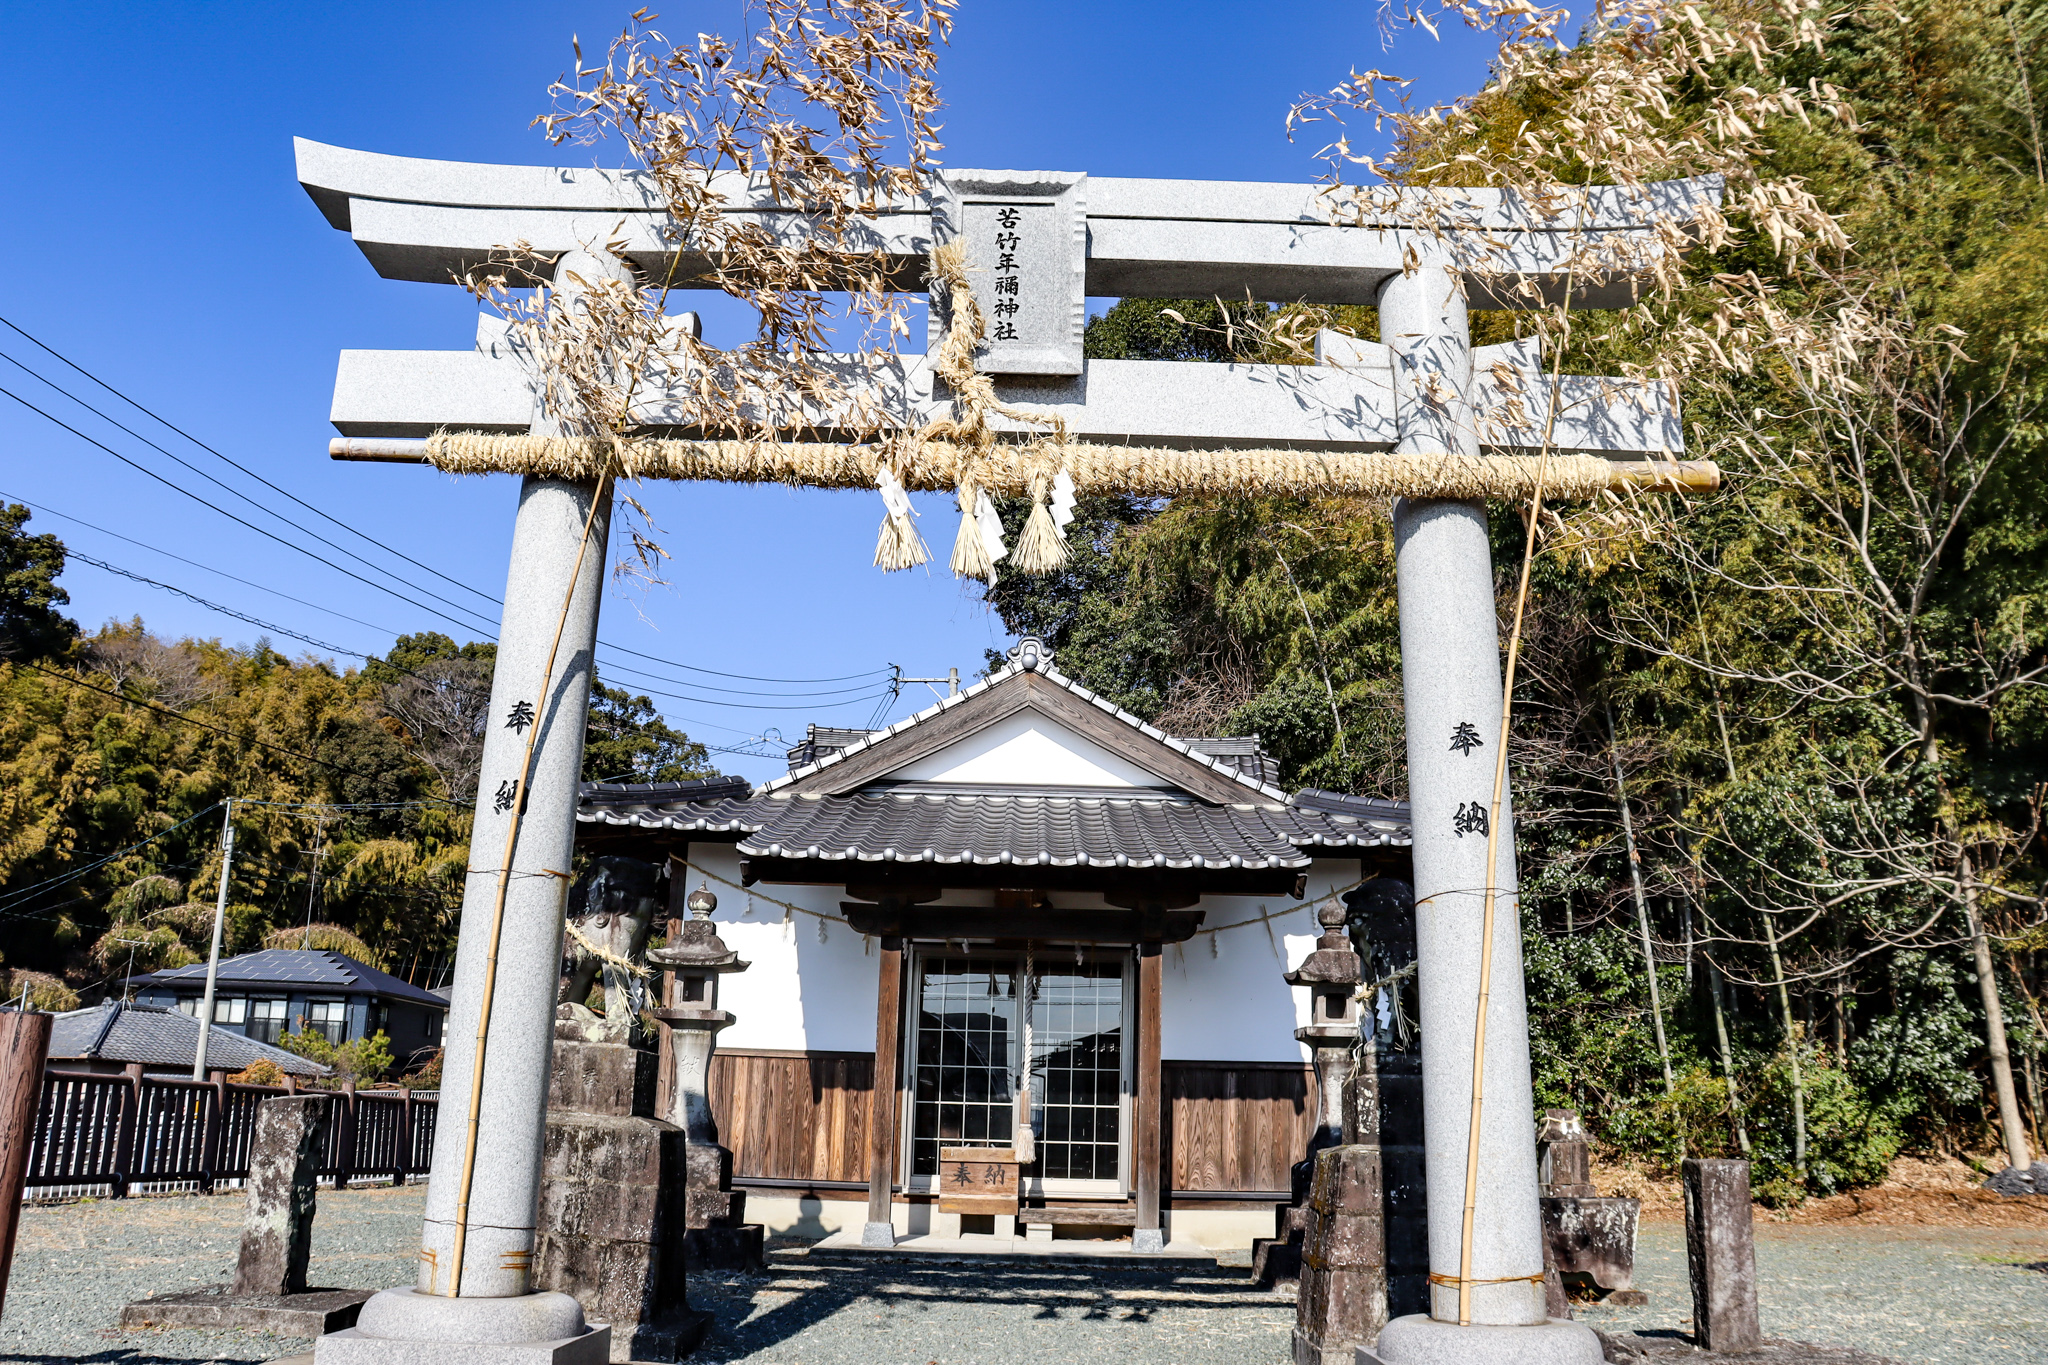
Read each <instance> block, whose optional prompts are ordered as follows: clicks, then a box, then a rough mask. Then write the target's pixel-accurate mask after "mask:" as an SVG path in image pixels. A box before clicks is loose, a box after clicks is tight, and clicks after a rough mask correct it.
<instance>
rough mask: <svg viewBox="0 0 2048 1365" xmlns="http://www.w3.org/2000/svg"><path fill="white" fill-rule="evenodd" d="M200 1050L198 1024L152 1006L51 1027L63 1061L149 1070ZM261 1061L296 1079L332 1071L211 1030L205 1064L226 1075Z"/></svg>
mask: <svg viewBox="0 0 2048 1365" xmlns="http://www.w3.org/2000/svg"><path fill="white" fill-rule="evenodd" d="M198 1050H199V1021H198V1020H197V1019H194V1018H193V1017H192V1016H191V1015H189V1014H185V1013H183V1012H181V1011H179V1010H168V1009H161V1008H158V1007H156V1006H153V1005H127V1004H123V1003H121V1002H120V1001H118V1000H109V1001H107V1002H106V1003H105V1004H100V1005H94V1006H93V1007H92V1008H90V1009H83V1010H72V1011H70V1012H69V1013H66V1014H60V1015H58V1016H57V1018H56V1021H55V1023H54V1024H52V1025H51V1028H50V1060H51V1061H52V1062H57V1063H62V1062H64V1061H68V1060H73V1059H80V1058H87V1057H92V1058H97V1059H99V1060H101V1061H107V1062H120V1063H121V1064H123V1065H126V1064H128V1063H130V1062H141V1063H142V1064H143V1065H145V1066H181V1067H189V1066H191V1065H192V1058H193V1055H194V1054H195V1053H197V1052H198ZM259 1057H268V1058H269V1059H270V1060H271V1061H273V1062H275V1063H277V1067H278V1070H280V1071H286V1072H289V1073H291V1074H292V1075H294V1076H325V1075H327V1074H328V1069H327V1068H326V1067H324V1066H322V1065H320V1064H319V1063H318V1062H313V1061H308V1060H307V1059H306V1058H304V1057H301V1056H299V1055H298V1054H297V1053H293V1052H286V1051H285V1050H284V1049H283V1048H281V1047H272V1046H270V1045H269V1044H268V1043H259V1042H257V1041H256V1040H255V1039H253V1038H244V1037H243V1036H242V1035H241V1034H239V1033H230V1032H228V1031H227V1030H226V1029H223V1028H215V1029H212V1030H209V1031H208V1034H207V1038H206V1065H207V1069H208V1070H213V1069H216V1068H219V1069H222V1070H226V1071H241V1070H244V1069H246V1068H247V1067H248V1065H249V1064H250V1063H251V1062H253V1061H255V1060H257V1059H258V1058H259Z"/></svg>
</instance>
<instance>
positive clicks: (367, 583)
mask: <svg viewBox="0 0 2048 1365" xmlns="http://www.w3.org/2000/svg"><path fill="white" fill-rule="evenodd" d="M0 395H4V396H5V397H8V398H12V399H13V400H14V401H15V402H17V403H19V404H21V405H22V406H23V407H25V408H27V409H28V410H29V411H30V412H32V413H34V414H36V416H38V417H41V418H43V419H45V420H46V421H49V422H52V423H55V424H56V425H57V426H60V427H62V428H64V430H66V431H68V432H70V433H71V434H72V435H73V436H76V437H77V438H78V439H79V440H81V441H84V442H85V443H86V444H88V445H91V446H95V447H97V448H99V449H100V450H104V451H105V452H107V454H109V455H111V456H113V457H114V458H115V459H117V460H119V461H120V462H121V463H122V464H125V465H127V466H128V467H129V468H131V469H134V470H138V471H139V472H141V473H143V474H147V475H148V476H149V477H150V478H152V479H155V480H156V481H157V482H158V483H160V484H162V485H163V486H164V487H166V488H169V489H171V490H173V491H175V492H178V493H183V494H184V495H185V496H186V497H188V498H190V499H192V501H194V502H196V503H198V504H199V505H200V506H201V507H204V508H207V509H208V510H210V511H214V512H218V513H219V514H220V515H222V516H224V517H226V518H227V519H228V520H229V521H232V522H234V523H235V524H236V525H237V526H244V527H247V528H248V529H249V530H251V531H254V532H255V533H256V534H257V535H260V536H262V537H264V538H265V539H267V540H274V541H276V542H277V543H278V544H280V545H282V546H284V547H285V548H286V549H288V550H295V551H297V552H298V553H299V554H302V555H304V556H306V558H308V559H310V560H312V561H313V562H314V563H316V564H325V565H326V566H327V567H328V568H330V569H333V570H334V571H335V572H336V573H340V574H346V575H347V576H348V577H350V578H353V579H354V580H356V582H358V583H361V584H362V585H363V586H364V587H368V588H374V589H376V590H377V591H378V592H381V593H388V594H390V595H391V596H392V597H396V598H397V599H398V600H399V601H401V602H404V603H406V604H407V605H408V606H414V607H418V608H419V609H420V610H421V611H424V612H426V613H427V614H428V615H430V616H438V617H440V618H441V619H442V620H443V621H446V622H447V623H448V624H449V625H452V626H456V627H459V628H460V629H462V630H464V631H470V630H474V629H476V627H474V626H472V625H470V624H469V623H468V622H466V621H458V620H456V619H455V618H454V617H453V616H450V615H448V614H447V613H446V612H443V611H437V610H435V609H434V608H433V607H430V606H428V605H427V604H426V603H424V602H416V601H414V600H413V599H412V598H410V597H407V596H406V595H405V594H404V593H402V592H399V591H397V590H396V589H394V588H387V587H385V586H384V585H383V584H382V583H377V582H373V581H372V580H370V579H367V578H365V577H363V576H362V575H361V574H359V573H357V572H355V571H354V570H353V569H346V568H343V567H342V566H341V565H339V564H336V563H335V562H334V561H333V560H331V559H324V558H322V557H321V556H319V555H316V554H314V553H313V552H312V551H311V550H309V549H307V548H306V547H305V546H303V545H295V544H293V543H292V542H291V541H289V540H286V539H285V538H284V537H283V536H280V535H278V534H277V533H276V532H274V531H268V530H265V529H264V528H263V527H261V526H258V525H256V523H254V522H252V521H248V520H245V519H244V518H242V517H238V516H236V515H235V514H234V513H233V512H230V511H228V510H227V509H226V508H225V507H221V506H219V505H218V504H216V503H211V502H208V501H207V500H206V499H205V498H202V497H200V496H199V495H198V494H197V493H194V492H193V491H192V490H191V489H189V488H186V487H185V486H184V485H182V484H178V483H173V482H172V481H171V480H169V479H167V478H165V477H164V476H163V475H161V474H159V473H157V472H156V471H155V470H153V469H151V468H150V467H149V466H147V465H145V464H141V463H139V462H138V461H135V460H131V459H129V458H128V457H127V456H126V455H123V454H122V453H121V452H120V451H118V450H116V449H114V448H113V447H112V446H110V445H108V444H106V443H105V442H104V441H99V440H95V439H94V438H93V437H90V436H88V435H86V434H85V433H84V432H82V431H80V430H79V429H78V428H77V427H74V426H72V425H71V424H70V423H69V422H67V421H65V420H64V419H63V418H61V417H57V416H54V415H52V414H51V413H48V412H45V411H43V410H42V409H41V408H39V407H37V406H36V405H35V404H33V403H31V402H29V401H28V400H27V399H26V398H23V397H22V396H21V395H20V394H18V393H15V392H14V391H13V390H12V389H7V388H0Z"/></svg>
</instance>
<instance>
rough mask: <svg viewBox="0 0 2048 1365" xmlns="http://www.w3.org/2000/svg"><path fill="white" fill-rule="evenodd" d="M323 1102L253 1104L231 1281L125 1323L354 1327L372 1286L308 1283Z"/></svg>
mask: <svg viewBox="0 0 2048 1365" xmlns="http://www.w3.org/2000/svg"><path fill="white" fill-rule="evenodd" d="M330 1105H331V1101H330V1100H329V1099H328V1097H327V1096H325V1095H287V1096H283V1097H281V1098H278V1099H270V1100H265V1101H263V1103H262V1104H260V1105H258V1106H257V1108H256V1132H255V1134H254V1136H253V1137H252V1138H251V1140H250V1145H249V1178H248V1181H247V1184H246V1188H247V1190H248V1204H247V1211H246V1212H245V1213H244V1215H243V1219H242V1248H241V1253H240V1255H239V1256H237V1257H236V1260H235V1279H234V1283H233V1284H228V1285H211V1286H209V1287H207V1288H205V1289H197V1290H188V1291H185V1292H183V1293H178V1294H163V1295H158V1296H155V1297H153V1298H147V1299H144V1300H142V1301H141V1302H139V1303H131V1304H129V1305H128V1306H127V1307H126V1308H123V1309H122V1310H121V1325H122V1326H123V1327H130V1328H133V1327H210V1328H215V1329H221V1328H247V1329H253V1330H256V1331H264V1332H282V1333H285V1334H287V1335H290V1336H306V1337H317V1336H320V1335H322V1334H323V1333H326V1332H332V1331H337V1330H339V1329H341V1328H345V1327H348V1326H350V1325H351V1324H353V1323H354V1322H355V1320H356V1315H357V1313H358V1312H359V1311H360V1309H361V1308H362V1305H363V1303H364V1301H365V1300H367V1299H368V1298H369V1297H370V1296H371V1295H372V1294H374V1293H375V1292H376V1291H375V1290H371V1289H311V1288H308V1287H307V1284H306V1267H307V1264H308V1261H309V1260H310V1258H311V1254H312V1250H313V1214H314V1212H315V1210H316V1199H315V1193H316V1191H315V1184H314V1181H315V1178H316V1177H317V1176H318V1174H319V1170H320V1157H321V1155H322V1153H324V1152H325V1151H326V1149H327V1123H328V1114H329V1109H330Z"/></svg>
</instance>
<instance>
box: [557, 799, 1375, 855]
mask: <svg viewBox="0 0 2048 1365" xmlns="http://www.w3.org/2000/svg"><path fill="white" fill-rule="evenodd" d="M1346 799H1347V800H1359V801H1360V805H1359V807H1358V808H1357V809H1354V810H1342V811H1333V810H1320V809H1306V808H1302V807H1298V806H1295V805H1291V804H1290V805H1282V804H1280V803H1278V802H1256V803H1245V804H1232V805H1227V806H1218V805H1210V804H1205V803H1202V802H1197V801H1187V800H1176V799H1168V798H1164V797H1159V796H1153V795H1149V794H1138V793H1133V794H1128V795H1126V794H1117V795H1100V796H1098V795H1082V794H1076V793H1073V792H1062V793H1059V794H1056V795H1053V794H1034V793H1033V792H1032V791H1031V790H1030V789H1029V788H1016V789H1010V790H984V791H978V792H962V791H936V790H931V789H921V788H920V787H919V786H918V785H917V784H915V783H905V784H902V785H900V786H897V787H893V788H887V789H870V790H867V791H863V792H856V793H854V794H853V795H850V796H796V797H774V796H756V797H754V798H752V799H751V800H747V801H734V800H722V801H706V802H692V801H680V802H661V801H648V802H644V803H638V804H628V803H625V802H621V801H616V800H612V801H607V802H606V803H605V804H603V805H596V804H593V803H589V802H586V803H585V805H584V806H583V808H582V809H581V810H580V811H579V812H578V818H579V819H580V820H582V821H583V822H585V823H588V824H599V823H601V824H609V825H637V826H640V827H642V828H647V829H669V830H679V831H685V832H697V833H738V834H741V835H742V836H743V837H742V838H741V840H740V842H739V852H741V853H743V854H746V855H748V856H751V857H781V858H820V859H827V860H832V861H854V862H914V863H941V864H958V863H973V864H983V865H987V864H1002V863H1007V864H1012V865H1016V866H1023V867H1172V868H1223V867H1240V868H1300V867H1306V866H1308V864H1309V862H1310V860H1311V856H1312V855H1311V854H1310V853H1308V852H1306V851H1305V850H1311V849H1335V848H1347V849H1348V848H1374V847H1381V846H1385V845H1398V844H1406V843H1407V842H1408V821H1407V808H1406V807H1405V806H1402V805H1400V804H1398V803H1395V802H1370V803H1367V802H1363V801H1362V800H1361V799H1359V798H1346Z"/></svg>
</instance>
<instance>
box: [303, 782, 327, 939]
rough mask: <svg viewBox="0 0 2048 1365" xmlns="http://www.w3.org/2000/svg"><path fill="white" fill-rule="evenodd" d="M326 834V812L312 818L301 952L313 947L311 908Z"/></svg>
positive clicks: (316, 892)
mask: <svg viewBox="0 0 2048 1365" xmlns="http://www.w3.org/2000/svg"><path fill="white" fill-rule="evenodd" d="M326 834H327V812H326V811H324V810H323V811H319V812H317V813H315V815H314V816H313V869H312V871H311V872H310V873H309V874H307V880H306V932H305V934H304V935H303V936H302V937H301V938H300V939H299V947H300V948H301V949H302V950H303V949H306V948H310V947H312V946H313V907H314V905H315V904H316V903H317V902H318V900H319V897H320V844H321V841H322V840H323V839H324V838H325V836H326Z"/></svg>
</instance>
